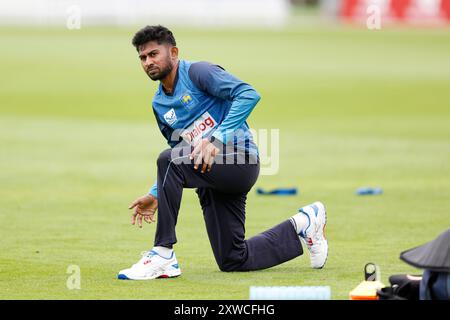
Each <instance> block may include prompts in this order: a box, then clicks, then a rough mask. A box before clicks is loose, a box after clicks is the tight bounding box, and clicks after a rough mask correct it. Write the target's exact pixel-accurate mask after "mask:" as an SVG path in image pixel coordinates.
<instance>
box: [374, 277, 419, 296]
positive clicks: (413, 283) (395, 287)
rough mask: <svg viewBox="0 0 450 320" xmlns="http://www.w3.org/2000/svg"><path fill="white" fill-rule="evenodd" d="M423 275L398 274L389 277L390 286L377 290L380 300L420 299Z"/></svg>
mask: <svg viewBox="0 0 450 320" xmlns="http://www.w3.org/2000/svg"><path fill="white" fill-rule="evenodd" d="M421 280H422V277H421V276H411V275H409V274H396V275H393V276H390V277H389V283H390V284H391V286H390V287H384V288H382V289H379V290H377V295H378V298H379V299H380V300H419V293H420V282H421Z"/></svg>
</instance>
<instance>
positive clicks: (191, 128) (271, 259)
mask: <svg viewBox="0 0 450 320" xmlns="http://www.w3.org/2000/svg"><path fill="white" fill-rule="evenodd" d="M132 43H133V45H134V46H135V47H136V50H137V52H138V54H139V58H140V60H141V64H142V67H143V69H144V71H145V72H146V73H147V75H148V76H149V77H150V79H152V80H154V81H157V80H159V81H160V85H159V88H158V90H157V91H156V93H155V96H154V98H153V103H152V106H153V112H154V114H155V118H156V122H157V123H158V126H159V129H160V130H161V133H162V135H163V136H164V138H166V140H167V142H168V144H169V146H170V147H171V148H170V149H167V150H164V151H163V152H161V154H160V155H159V157H158V160H157V168H158V170H157V171H158V173H157V181H156V183H155V184H154V185H153V187H152V188H151V189H150V192H149V194H147V195H145V196H143V197H140V198H138V199H136V200H135V201H134V202H133V203H132V204H131V206H130V209H133V214H132V224H135V223H136V221H137V222H138V224H139V226H140V227H142V220H144V221H146V222H148V223H151V222H154V221H155V213H156V210H158V222H157V227H156V235H155V241H154V247H153V248H152V249H151V250H150V251H147V252H145V253H144V254H143V255H142V258H141V259H140V260H139V261H138V262H137V263H135V264H134V265H133V266H132V267H131V268H128V269H125V270H122V271H120V272H119V274H118V278H119V279H130V280H149V279H155V278H170V277H176V276H179V275H180V274H181V269H180V266H179V264H178V262H177V259H176V256H175V252H174V249H173V246H174V244H175V243H176V242H177V238H176V235H175V227H176V224H177V219H178V212H179V210H180V203H181V197H182V193H183V188H197V190H196V192H197V194H198V197H199V200H200V204H201V207H202V209H203V216H204V219H205V224H206V229H207V233H208V237H209V241H210V243H211V247H212V250H213V252H214V256H215V258H216V261H217V264H218V266H219V268H220V270H222V271H249V270H258V269H264V268H269V267H272V266H275V265H278V264H281V263H283V262H285V261H288V260H291V259H293V258H295V257H297V256H300V255H302V254H303V248H302V244H301V242H302V241H303V242H304V244H305V245H306V247H307V248H308V250H309V252H310V259H311V266H312V267H313V268H322V267H323V266H324V265H325V262H326V259H327V256H328V243H327V240H326V238H325V235H324V228H325V225H326V212H325V207H324V205H323V204H322V203H321V202H315V203H313V204H311V205H307V206H305V207H303V208H301V209H300V210H299V212H298V213H297V214H295V215H294V216H292V217H291V218H289V219H287V220H286V221H284V222H282V223H280V224H278V225H277V226H275V227H273V228H271V229H269V230H267V231H265V232H262V233H260V234H258V235H256V236H254V237H252V238H250V239H248V240H245V204H246V199H247V194H248V192H249V191H250V189H251V188H252V187H253V185H254V184H255V182H256V180H257V179H258V175H259V156H258V148H257V146H256V144H255V143H254V141H253V137H252V135H251V133H250V131H249V126H248V124H247V122H246V119H247V117H248V116H249V115H250V113H251V112H252V110H253V108H254V107H255V106H256V104H257V103H258V101H259V99H260V96H259V94H258V93H257V92H256V91H255V89H253V87H252V86H250V85H249V84H247V83H245V82H243V81H241V80H239V79H238V78H236V77H235V76H233V75H231V74H230V73H228V72H227V71H225V70H224V69H223V68H222V67H220V66H218V65H215V64H211V63H208V62H191V61H186V60H181V59H179V58H178V48H177V47H176V42H175V38H174V36H173V34H172V32H171V31H170V30H168V29H167V28H165V27H163V26H147V27H145V28H143V29H141V30H139V31H138V32H137V33H136V35H135V36H134V38H133V41H132ZM213 164H214V166H213Z"/></svg>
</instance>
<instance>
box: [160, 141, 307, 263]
mask: <svg viewBox="0 0 450 320" xmlns="http://www.w3.org/2000/svg"><path fill="white" fill-rule="evenodd" d="M219 158H220V156H218V157H216V159H219ZM180 162H181V163H180ZM223 162H225V161H223ZM157 166H158V178H157V184H158V221H157V227H156V235H155V246H171V245H173V244H175V243H176V242H177V238H176V233H175V227H176V224H177V219H178V212H179V209H180V204H181V198H182V194H183V188H197V190H196V192H197V194H198V197H199V200H200V204H201V207H202V210H203V217H204V220H205V224H206V229H207V233H208V237H209V241H210V243H211V247H212V251H213V253H214V257H215V259H216V262H217V264H218V266H219V268H220V270H222V271H249V270H258V269H265V268H269V267H272V266H275V265H278V264H280V263H283V262H285V261H288V260H291V259H293V258H295V257H298V256H299V255H301V254H303V249H302V245H301V242H300V239H299V237H298V235H297V233H296V232H295V229H294V227H293V226H292V224H291V222H290V221H289V220H286V221H284V222H282V223H280V224H278V225H277V226H275V227H273V228H271V229H269V230H267V231H265V232H262V233H260V234H258V235H255V236H254V237H252V238H250V239H248V240H245V204H246V199H247V193H248V192H249V191H250V189H251V188H252V186H253V185H254V184H255V182H256V180H257V179H258V175H259V160H255V161H253V163H243V164H229V163H226V164H218V163H216V164H214V165H213V166H212V170H211V171H210V172H205V173H201V170H200V169H201V168H199V169H198V170H195V169H194V165H193V163H192V161H190V160H188V157H187V156H183V155H182V154H181V156H180V155H179V154H177V155H176V156H175V155H174V152H173V149H167V150H165V151H163V152H162V153H161V154H160V155H159V157H158V161H157Z"/></svg>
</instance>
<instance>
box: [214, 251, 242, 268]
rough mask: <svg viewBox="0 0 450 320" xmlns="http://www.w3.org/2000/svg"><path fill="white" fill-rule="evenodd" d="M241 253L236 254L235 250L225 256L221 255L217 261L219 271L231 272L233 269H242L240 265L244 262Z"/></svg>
mask: <svg viewBox="0 0 450 320" xmlns="http://www.w3.org/2000/svg"><path fill="white" fill-rule="evenodd" d="M244 257H245V255H243V254H238V253H237V252H235V251H234V252H233V253H231V254H228V255H227V256H225V257H222V259H221V260H220V261H217V264H218V266H219V269H220V271H223V272H233V271H244V270H243V269H242V266H243V264H244Z"/></svg>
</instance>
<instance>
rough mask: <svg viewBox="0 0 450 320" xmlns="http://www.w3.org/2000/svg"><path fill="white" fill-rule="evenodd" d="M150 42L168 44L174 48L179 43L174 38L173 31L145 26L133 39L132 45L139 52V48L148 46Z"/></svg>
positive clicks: (158, 26)
mask: <svg viewBox="0 0 450 320" xmlns="http://www.w3.org/2000/svg"><path fill="white" fill-rule="evenodd" d="M149 41H156V42H157V43H158V44H163V43H168V44H171V45H172V46H176V45H177V42H176V41H175V37H174V36H173V33H172V31H170V30H169V29H167V28H166V27H163V26H161V25H157V26H145V27H144V28H142V29H141V30H139V31H138V32H136V34H135V35H134V37H133V40H132V43H133V46H135V48H136V50H137V51H139V47H140V46H142V45H143V44H146V43H147V42H149Z"/></svg>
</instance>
